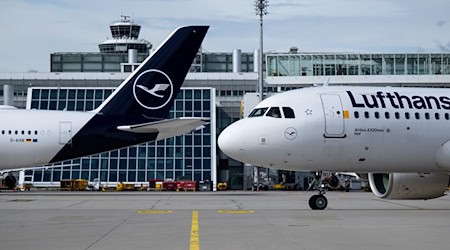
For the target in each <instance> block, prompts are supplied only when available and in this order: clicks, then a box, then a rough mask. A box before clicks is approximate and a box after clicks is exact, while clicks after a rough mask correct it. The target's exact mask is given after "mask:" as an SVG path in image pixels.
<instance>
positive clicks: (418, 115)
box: [415, 112, 420, 120]
mask: <svg viewBox="0 0 450 250" xmlns="http://www.w3.org/2000/svg"><path fill="white" fill-rule="evenodd" d="M415 116H416V119H417V120H419V119H420V114H419V113H417V112H416V113H415Z"/></svg>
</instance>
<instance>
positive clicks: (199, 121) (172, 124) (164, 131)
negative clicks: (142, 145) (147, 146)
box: [117, 117, 209, 140]
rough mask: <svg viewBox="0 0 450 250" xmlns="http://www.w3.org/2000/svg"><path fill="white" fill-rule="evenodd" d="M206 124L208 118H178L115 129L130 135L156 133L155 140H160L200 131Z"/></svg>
mask: <svg viewBox="0 0 450 250" xmlns="http://www.w3.org/2000/svg"><path fill="white" fill-rule="evenodd" d="M207 123H209V118H203V117H180V118H175V119H168V120H162V121H157V122H150V123H142V124H135V125H125V126H118V127H117V129H118V130H122V131H127V132H132V133H158V137H157V138H156V139H157V140H161V139H164V138H169V137H174V136H178V135H182V134H186V133H189V132H191V131H194V130H198V129H202V128H203V125H205V124H207Z"/></svg>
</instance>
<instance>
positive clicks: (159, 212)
mask: <svg viewBox="0 0 450 250" xmlns="http://www.w3.org/2000/svg"><path fill="white" fill-rule="evenodd" d="M136 213H137V214H171V213H173V211H172V210H137V211H136Z"/></svg>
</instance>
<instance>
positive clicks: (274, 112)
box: [266, 107, 281, 118]
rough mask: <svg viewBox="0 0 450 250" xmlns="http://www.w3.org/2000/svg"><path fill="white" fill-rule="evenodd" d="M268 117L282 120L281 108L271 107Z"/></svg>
mask: <svg viewBox="0 0 450 250" xmlns="http://www.w3.org/2000/svg"><path fill="white" fill-rule="evenodd" d="M266 116H269V117H274V118H281V112H280V108H278V107H271V108H270V109H269V112H267V114H266Z"/></svg>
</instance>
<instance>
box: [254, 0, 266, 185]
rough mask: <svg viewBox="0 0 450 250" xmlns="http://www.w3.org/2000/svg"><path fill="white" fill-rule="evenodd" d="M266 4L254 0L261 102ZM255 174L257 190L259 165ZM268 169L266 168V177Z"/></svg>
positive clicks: (264, 0) (262, 94)
mask: <svg viewBox="0 0 450 250" xmlns="http://www.w3.org/2000/svg"><path fill="white" fill-rule="evenodd" d="M267 6H269V0H255V11H256V15H257V16H259V56H258V57H259V58H258V59H259V62H258V64H259V67H258V68H259V69H258V70H259V71H258V73H259V74H258V75H259V77H258V88H257V89H258V93H259V101H260V102H261V101H262V100H263V99H264V93H263V90H264V89H263V80H264V79H263V71H264V70H263V56H264V53H263V51H264V50H263V16H265V15H267V14H268V12H267ZM255 170H256V171H255V172H256V173H255V175H256V190H259V167H257V166H255ZM268 173H269V169H267V176H266V178H268Z"/></svg>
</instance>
